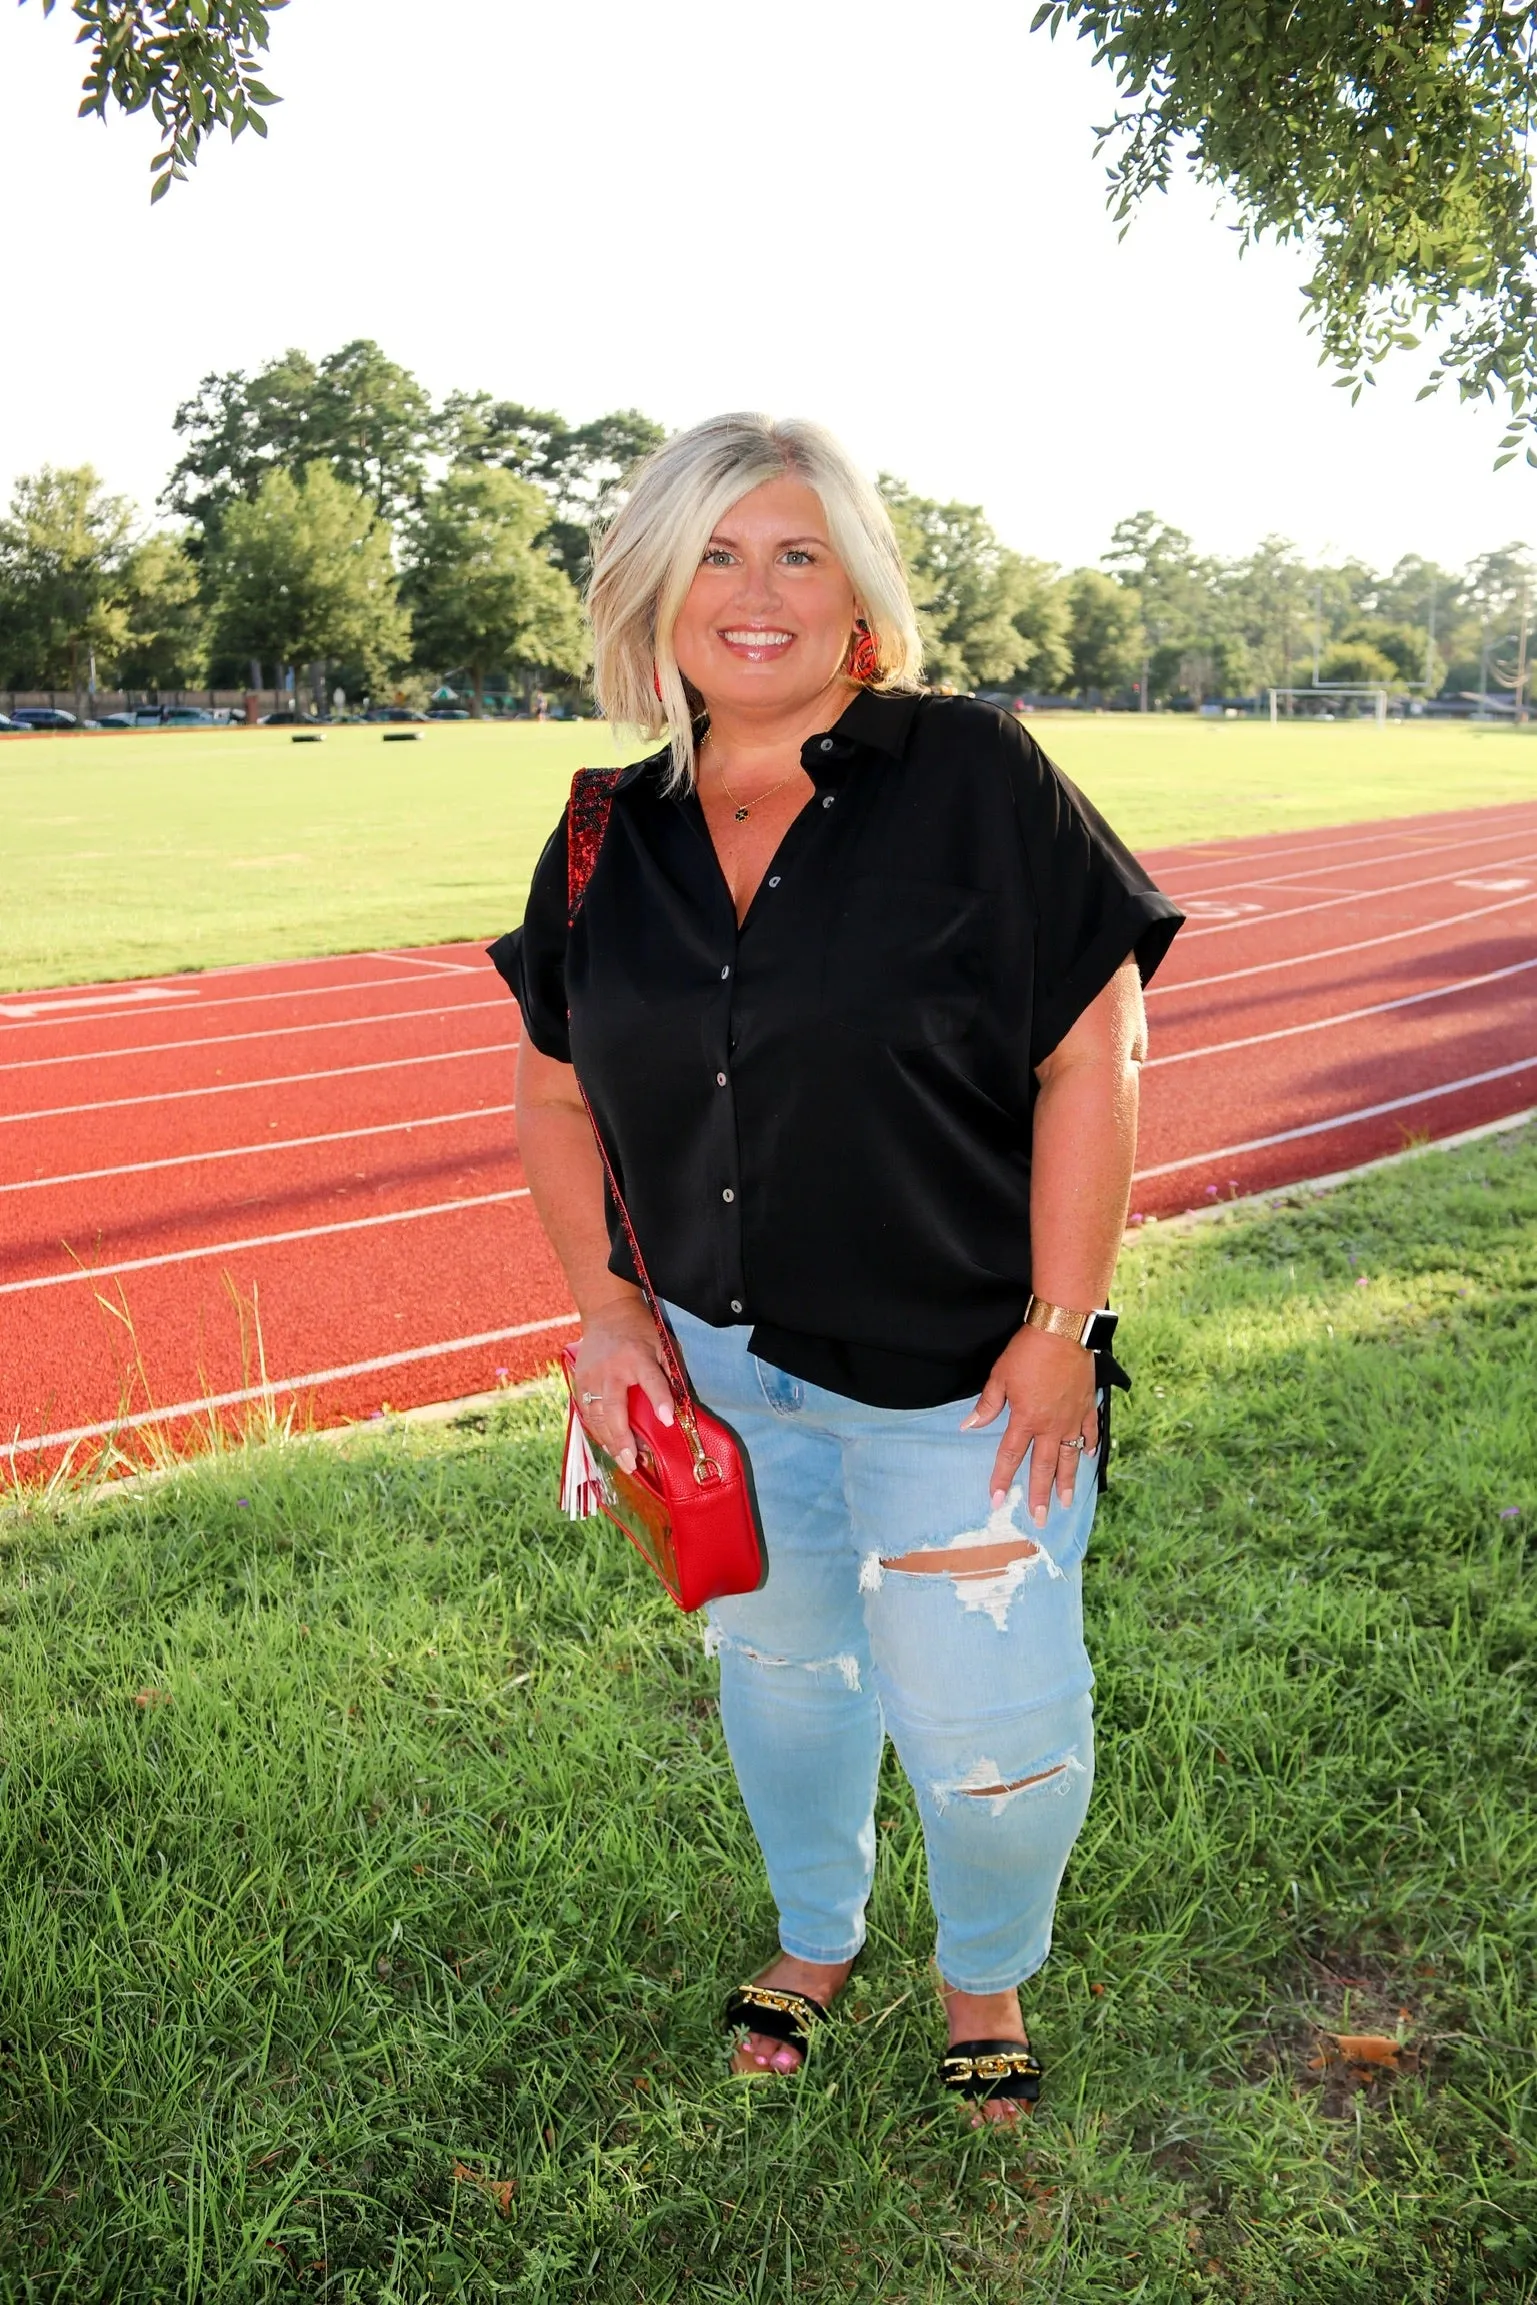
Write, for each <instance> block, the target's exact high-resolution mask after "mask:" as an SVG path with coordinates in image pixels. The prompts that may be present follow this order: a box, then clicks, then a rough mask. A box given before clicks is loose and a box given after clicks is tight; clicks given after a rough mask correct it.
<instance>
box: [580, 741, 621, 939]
mask: <svg viewBox="0 0 1537 2305" xmlns="http://www.w3.org/2000/svg"><path fill="white" fill-rule="evenodd" d="M623 774H624V770H623V769H622V768H579V769H578V770H577V772H576V774H575V776H574V777H573V778H572V779H571V799H570V803H569V805H568V807H567V809H566V926H567V928H570V926H571V925H572V923H573V921H574V920H575V919H576V916H577V914H578V913H579V912H580V911H581V909H582V899H583V897H584V896H585V895H586V894H587V884H588V882H589V881H590V880H591V879H592V875H593V869H594V867H595V866H596V864H597V861H598V851H599V849H600V848H601V847H602V846H603V835H604V834H605V833H606V832H607V830H608V818H609V811H610V810H611V809H612V807H613V805H614V787H615V785H616V784H617V783H618V782H619V779H620V777H621V776H623Z"/></svg>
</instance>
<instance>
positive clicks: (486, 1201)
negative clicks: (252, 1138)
mask: <svg viewBox="0 0 1537 2305" xmlns="http://www.w3.org/2000/svg"><path fill="white" fill-rule="evenodd" d="M528 1197H529V1194H528V1186H527V1185H514V1186H513V1187H512V1188H511V1190H510V1191H508V1192H501V1193H475V1194H473V1195H471V1197H470V1198H468V1199H466V1200H459V1201H435V1202H433V1204H432V1206H431V1207H430V1208H415V1209H391V1210H389V1211H387V1212H386V1214H385V1215H383V1216H374V1217H345V1218H341V1219H339V1220H338V1221H337V1222H336V1223H335V1224H329V1225H300V1226H299V1227H297V1228H296V1229H295V1230H294V1231H292V1232H286V1233H251V1234H248V1235H247V1236H246V1238H245V1239H244V1240H238V1241H209V1242H208V1243H206V1245H205V1246H204V1247H202V1248H196V1249H168V1250H167V1251H166V1252H165V1254H164V1255H163V1256H155V1257H126V1258H124V1259H123V1261H122V1262H121V1263H119V1264H115V1265H76V1266H75V1267H74V1268H73V1270H72V1271H70V1272H67V1273H42V1274H39V1275H38V1276H37V1278H36V1279H34V1280H30V1281H0V1297H19V1296H24V1295H25V1294H26V1293H27V1291H28V1290H29V1289H59V1288H63V1287H65V1286H66V1285H67V1283H69V1282H70V1281H105V1280H111V1279H112V1278H113V1277H114V1276H115V1275H116V1274H118V1273H142V1272H148V1271H149V1270H150V1268H151V1266H153V1265H186V1264H192V1263H193V1262H194V1261H195V1260H196V1259H197V1258H198V1257H223V1256H235V1255H237V1254H238V1253H239V1251H240V1250H242V1249H270V1248H277V1247H279V1246H280V1245H281V1244H282V1243H283V1242H285V1241H313V1240H319V1239H320V1237H321V1235H322V1234H324V1233H360V1232H366V1231H368V1230H369V1228H370V1227H371V1226H374V1225H405V1224H410V1223H412V1222H413V1220H414V1219H415V1218H417V1217H444V1216H453V1215H455V1214H456V1213H457V1212H458V1211H459V1210H460V1209H483V1208H489V1207H490V1206H491V1205H492V1203H493V1202H495V1201H523V1200H527V1199H528Z"/></svg>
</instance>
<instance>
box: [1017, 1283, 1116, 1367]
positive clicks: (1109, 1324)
mask: <svg viewBox="0 0 1537 2305" xmlns="http://www.w3.org/2000/svg"><path fill="white" fill-rule="evenodd" d="M1118 1318H1119V1315H1118V1314H1116V1313H1113V1312H1111V1311H1109V1309H1108V1308H1107V1307H1103V1306H1102V1307H1100V1308H1099V1309H1098V1310H1097V1311H1095V1312H1088V1313H1080V1312H1074V1311H1072V1310H1071V1309H1070V1308H1069V1307H1068V1306H1067V1305H1051V1304H1048V1303H1047V1302H1046V1300H1045V1298H1044V1297H1038V1296H1037V1295H1036V1294H1035V1292H1034V1290H1032V1291H1031V1294H1030V1302H1029V1303H1028V1304H1027V1305H1026V1307H1025V1318H1024V1323H1023V1325H1024V1327H1026V1328H1027V1329H1044V1330H1045V1332H1046V1334H1047V1336H1049V1337H1066V1338H1067V1339H1068V1340H1069V1341H1070V1342H1071V1343H1073V1344H1075V1345H1082V1346H1083V1348H1084V1350H1085V1351H1086V1352H1091V1353H1103V1352H1108V1351H1109V1349H1110V1344H1111V1340H1112V1339H1113V1337H1114V1336H1115V1330H1116V1322H1117V1320H1118Z"/></svg>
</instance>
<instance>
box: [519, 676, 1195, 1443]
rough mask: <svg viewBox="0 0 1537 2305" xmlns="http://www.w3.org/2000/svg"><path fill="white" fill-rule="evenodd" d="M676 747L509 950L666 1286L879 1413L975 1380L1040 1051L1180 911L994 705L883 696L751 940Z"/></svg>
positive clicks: (622, 1267)
mask: <svg viewBox="0 0 1537 2305" xmlns="http://www.w3.org/2000/svg"><path fill="white" fill-rule="evenodd" d="M666 759H667V756H666V754H665V753H661V754H658V755H656V756H655V757H654V758H652V759H649V760H643V761H639V762H637V763H636V764H635V766H634V767H632V768H630V769H627V770H626V771H625V773H624V775H623V776H622V777H621V778H620V779H619V781H618V784H617V786H616V788H615V794H614V804H613V812H612V815H611V817H610V820H609V825H608V830H607V833H606V835H605V838H604V841H603V846H602V849H601V851H600V853H599V856H598V861H597V866H596V869H595V871H594V874H593V877H592V881H591V883H590V886H589V888H588V891H587V896H586V899H585V901H584V903H583V905H582V908H581V911H580V912H579V914H578V916H577V920H576V925H575V927H574V929H572V930H571V932H570V934H569V936H568V933H567V926H566V832H565V824H564V822H562V823H561V824H560V825H559V826H558V827H557V829H556V830H555V832H554V833H553V834H552V835H551V838H550V840H549V842H548V844H547V846H546V847H545V850H544V853H543V855H542V856H541V857H540V859H539V863H538V865H537V867H536V869H535V872H534V879H533V886H532V888H531V889H530V892H529V899H528V908H527V911H526V914H525V916H524V921H523V926H522V927H521V929H516V930H514V931H513V933H512V934H511V935H510V936H506V937H503V938H501V939H500V941H499V942H498V943H497V944H495V945H494V946H492V948H491V954H492V958H493V960H494V961H495V963H496V966H497V968H498V969H499V971H500V972H501V974H502V975H503V976H504V977H505V978H506V980H507V983H508V984H509V985H510V986H511V988H512V990H513V992H514V993H515V995H516V996H517V999H518V1003H519V1005H520V1007H521V1009H522V1012H523V1023H524V1029H525V1031H526V1032H527V1033H528V1035H529V1037H530V1039H531V1040H532V1041H533V1044H534V1046H535V1048H537V1049H539V1050H540V1051H541V1052H542V1053H543V1054H544V1055H545V1056H548V1057H553V1058H556V1059H558V1060H559V1061H560V1062H561V1063H565V1064H569V1063H573V1062H574V1063H575V1065H576V1069H577V1071H578V1073H579V1074H580V1076H581V1080H582V1083H583V1086H584V1087H585V1089H586V1091H587V1094H588V1097H589V1098H590V1100H591V1103H592V1106H593V1110H594V1112H595V1113H596V1115H597V1119H598V1123H599V1126H600V1127H601V1128H602V1131H603V1135H604V1140H605V1142H606V1144H607V1146H608V1150H609V1154H610V1157H611V1158H612V1160H613V1163H614V1166H615V1169H616V1170H617V1172H618V1175H619V1180H620V1185H621V1189H622V1190H623V1193H624V1196H625V1200H626V1202H627V1203H628V1205H629V1210H630V1215H631V1218H632V1219H633V1221H634V1225H635V1230H636V1235H637V1237H638V1239H639V1241H640V1244H641V1247H642V1249H643V1250H644V1252H645V1256H646V1262H647V1265H648V1266H649V1268H650V1272H651V1277H652V1280H653V1282H654V1284H655V1286H656V1288H657V1290H658V1292H659V1293H660V1294H661V1295H662V1296H663V1297H666V1298H668V1299H670V1300H671V1301H672V1302H674V1303H676V1304H679V1305H682V1306H684V1307H685V1308H686V1309H687V1310H688V1311H690V1312H692V1313H695V1314H697V1315H698V1316H699V1318H700V1319H701V1320H706V1321H709V1322H711V1323H713V1324H715V1325H716V1326H724V1325H726V1324H728V1323H738V1322H748V1323H750V1324H751V1325H752V1330H753V1334H752V1339H751V1347H752V1350H753V1351H754V1352H755V1353H758V1354H760V1355H761V1356H762V1357H763V1358H764V1359H765V1360H768V1361H771V1362H772V1363H774V1365H775V1366H776V1367H779V1368H782V1369H785V1370H787V1371H789V1373H790V1374H791V1375H793V1376H799V1377H802V1378H805V1379H807V1380H808V1381H809V1382H811V1383H814V1384H819V1385H824V1386H826V1387H828V1388H829V1389H831V1390H832V1391H835V1392H839V1393H842V1394H845V1395H847V1396H849V1397H850V1398H852V1399H855V1400H861V1401H866V1402H871V1403H874V1404H876V1405H879V1406H883V1407H891V1408H925V1407H932V1406H935V1405H937V1404H938V1403H940V1402H942V1401H952V1400H960V1399H962V1398H963V1397H964V1396H966V1395H969V1394H974V1393H975V1392H976V1391H977V1390H978V1389H979V1387H980V1386H981V1385H982V1383H983V1382H984V1381H985V1379H986V1377H987V1374H988V1371H989V1369H990V1368H991V1366H992V1364H993V1361H994V1360H995V1359H996V1358H997V1355H998V1354H999V1352H1000V1351H1001V1350H1002V1348H1003V1346H1004V1344H1005V1343H1006V1342H1007V1340H1008V1338H1009V1337H1010V1336H1011V1335H1012V1333H1013V1332H1014V1330H1015V1329H1016V1328H1017V1327H1018V1325H1019V1322H1020V1320H1021V1318H1022V1316H1023V1313H1024V1308H1025V1301H1026V1298H1027V1297H1028V1295H1029V1292H1030V1131H1031V1116H1032V1112H1033V1109H1034V1103H1035V1096H1036V1080H1035V1067H1036V1066H1037V1065H1038V1064H1040V1063H1041V1061H1042V1060H1043V1058H1045V1057H1046V1056H1048V1055H1049V1054H1050V1052H1051V1051H1052V1049H1054V1048H1055V1047H1056V1046H1057V1043H1058V1042H1059V1041H1060V1040H1061V1039H1062V1038H1063V1036H1064V1034H1065V1033H1066V1032H1067V1031H1068V1029H1069V1027H1070V1026H1071V1025H1072V1023H1073V1022H1074V1020H1075V1018H1077V1017H1078V1016H1079V1015H1081V1014H1082V1012H1083V1010H1084V1009H1085V1008H1087V1006H1088V1005H1089V1003H1090V1002H1091V1001H1092V1000H1093V999H1094V997H1095V995H1096V994H1097V993H1099V992H1101V991H1102V990H1103V989H1104V987H1105V986H1106V985H1107V984H1108V983H1109V981H1110V979H1111V977H1112V976H1113V975H1114V974H1115V972H1116V970H1117V969H1118V968H1119V967H1120V965H1121V963H1122V962H1123V961H1124V960H1125V959H1126V958H1127V957H1128V955H1130V954H1133V953H1134V954H1135V955H1136V958H1137V962H1138V965H1139V967H1140V969H1141V972H1142V976H1143V978H1144V980H1145V979H1146V978H1148V977H1150V976H1151V975H1152V973H1153V970H1154V969H1155V968H1156V967H1157V965H1158V963H1159V961H1160V960H1161V959H1162V958H1163V955H1164V953H1165V952H1166V951H1167V950H1168V948H1169V945H1170V943H1171V941H1172V939H1173V937H1174V935H1175V932H1176V930H1177V929H1178V928H1179V925H1180V921H1181V917H1182V916H1181V915H1180V913H1179V912H1178V911H1177V909H1176V908H1175V906H1174V905H1173V904H1171V903H1170V901H1169V900H1168V898H1167V897H1165V896H1163V895H1161V894H1160V892H1159V891H1158V890H1157V889H1156V888H1155V887H1154V886H1153V884H1152V882H1151V881H1150V880H1149V879H1148V876H1147V874H1146V873H1145V872H1144V871H1143V870H1142V868H1141V866H1140V865H1139V864H1138V863H1137V862H1136V860H1135V859H1134V858H1133V857H1132V856H1131V855H1130V854H1129V852H1128V851H1127V850H1126V849H1125V848H1123V847H1122V845H1121V843H1120V842H1119V841H1118V840H1117V839H1116V837H1115V834H1114V833H1113V832H1112V831H1111V830H1110V828H1109V826H1108V825H1106V824H1105V823H1104V821H1103V820H1102V818H1101V817H1100V816H1099V815H1098V814H1097V813H1096V811H1095V810H1094V809H1093V808H1092V807H1091V806H1090V805H1089V803H1088V802H1087V801H1086V800H1085V799H1084V798H1083V797H1082V795H1081V794H1080V793H1078V792H1076V791H1075V790H1074V788H1073V786H1072V785H1071V784H1069V783H1068V781H1067V779H1066V778H1065V777H1064V776H1062V775H1061V774H1059V772H1058V771H1057V770H1056V769H1055V768H1054V767H1053V766H1052V764H1051V762H1050V761H1049V760H1047V758H1046V756H1045V754H1044V753H1043V752H1042V751H1041V750H1040V748H1039V746H1038V745H1037V744H1036V743H1035V742H1034V740H1033V739H1032V738H1031V737H1030V736H1029V735H1027V734H1026V732H1025V730H1024V729H1022V728H1021V727H1020V726H1019V724H1018V723H1017V722H1016V721H1015V720H1013V719H1012V718H1011V717H1010V716H1009V715H1008V714H1006V713H1003V712H999V711H996V710H995V709H994V708H993V707H992V706H991V705H987V704H982V703H978V702H976V701H974V700H973V699H971V698H969V697H937V696H910V695H907V696H882V695H878V694H876V693H874V692H873V691H868V690H867V691H863V692H861V693H860V694H859V695H858V696H856V697H855V698H854V699H853V701H852V702H851V703H850V705H849V706H848V708H847V710H846V711H845V712H844V713H843V714H842V715H841V717H840V718H839V720H838V721H837V723H836V725H835V726H834V727H833V728H831V729H829V730H828V731H827V733H826V734H825V735H821V736H814V737H812V738H811V739H810V740H809V742H808V743H807V744H806V746H805V747H804V749H803V751H802V754H801V760H802V764H803V766H804V767H805V769H806V772H807V774H808V775H809V776H810V777H811V779H812V782H813V783H814V785H815V787H816V792H815V795H814V797H813V798H812V799H811V800H810V801H808V803H807V805H806V807H805V808H804V809H803V810H802V811H801V813H800V815H799V816H798V817H796V819H795V821H794V823H793V824H792V825H791V826H790V828H789V830H788V831H787V832H786V834H785V837H784V839H783V841H782V842H781V843H780V846H779V848H778V850H777V851H776V853H775V855H774V857H773V860H772V862H771V863H770V865H769V868H768V870H767V872H766V873H765V875H764V878H763V882H762V885H761V886H760V888H759V890H758V893H757V895H756V896H755V897H754V898H753V901H752V906H751V909H750V910H749V912H748V914H747V918H746V919H745V920H744V921H743V922H742V924H741V926H740V928H739V927H738V925H737V920H736V914H735V909H734V907H733V904H732V900H731V894H730V891H729V889H728V888H727V886H726V882H725V880H724V878H723V876H722V874H721V871H720V867H719V865H718V864H717V862H716V858H715V851H714V848H713V846H712V845H711V841H710V836H709V832H708V829H707V827H706V825H705V821H704V815H703V812H702V811H701V809H700V806H699V802H698V800H697V798H696V797H695V796H694V795H693V794H692V793H687V794H683V795H681V796H679V797H676V798H673V799H667V798H664V797H663V794H662V791H661V779H662V775H663V772H664V770H665V767H666ZM610 1232H611V1235H612V1239H613V1255H612V1258H611V1265H612V1269H613V1270H614V1271H615V1272H616V1273H619V1274H621V1275H623V1276H624V1277H625V1278H627V1279H629V1278H633V1272H632V1268H631V1265H630V1262H629V1257H628V1254H627V1251H626V1249H625V1245H624V1241H623V1237H622V1235H621V1233H620V1231H619V1228H618V1222H617V1219H616V1218H615V1217H614V1216H613V1212H612V1211H610Z"/></svg>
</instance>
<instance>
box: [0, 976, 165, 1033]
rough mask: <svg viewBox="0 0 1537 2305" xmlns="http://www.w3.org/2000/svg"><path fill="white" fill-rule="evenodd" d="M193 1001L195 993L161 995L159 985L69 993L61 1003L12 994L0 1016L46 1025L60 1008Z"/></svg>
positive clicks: (1, 1007) (2, 1004) (1, 1003)
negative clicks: (123, 989) (28, 1019)
mask: <svg viewBox="0 0 1537 2305" xmlns="http://www.w3.org/2000/svg"><path fill="white" fill-rule="evenodd" d="M196 999H197V994H196V993H195V992H162V991H161V989H160V987H159V986H158V985H154V986H151V985H136V986H135V987H134V989H133V991H132V992H91V993H72V994H70V995H69V997H68V998H67V999H64V1000H60V999H58V998H57V997H56V996H55V997H50V996H49V995H47V994H46V993H45V994H44V995H43V997H42V998H41V999H40V1000H22V999H21V998H19V996H17V995H16V994H14V993H13V994H12V995H11V996H10V997H9V998H8V999H6V1000H0V1016H18V1017H35V1018H37V1019H38V1021H39V1022H40V1023H43V1024H46V1023H47V1021H48V1019H49V1018H50V1017H51V1016H57V1015H58V1014H59V1012H60V1010H61V1009H77V1008H90V1009H103V1008H130V1007H132V1006H133V1004H134V1003H135V1002H137V1001H146V1000H154V1001H165V1000H196ZM69 1021H70V1022H71V1024H74V1023H77V1022H79V1021H81V1020H79V1019H77V1018H75V1017H73V1016H72V1017H71V1018H70V1020H69Z"/></svg>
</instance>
